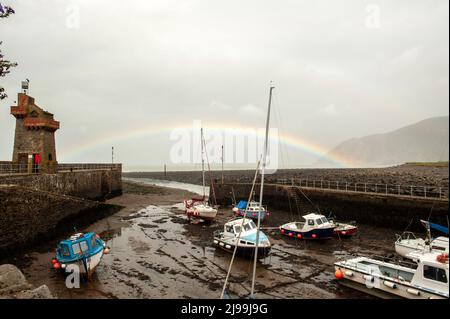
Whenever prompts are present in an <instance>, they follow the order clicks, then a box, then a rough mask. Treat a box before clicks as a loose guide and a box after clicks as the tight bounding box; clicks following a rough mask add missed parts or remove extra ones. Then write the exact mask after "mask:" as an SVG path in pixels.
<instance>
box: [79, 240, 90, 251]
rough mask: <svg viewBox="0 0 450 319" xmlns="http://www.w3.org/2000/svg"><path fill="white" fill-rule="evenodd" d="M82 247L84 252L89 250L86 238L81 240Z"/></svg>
mask: <svg viewBox="0 0 450 319" xmlns="http://www.w3.org/2000/svg"><path fill="white" fill-rule="evenodd" d="M80 247H81V251H82V252H83V253H84V252H86V251H88V250H89V247H88V243H87V241H85V240H83V241H80Z"/></svg>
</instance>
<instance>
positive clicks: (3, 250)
mask: <svg viewBox="0 0 450 319" xmlns="http://www.w3.org/2000/svg"><path fill="white" fill-rule="evenodd" d="M118 209H119V207H117V206H114V205H108V204H103V203H100V202H97V201H92V200H86V199H81V198H78V197H73V196H68V195H62V194H58V193H54V192H46V191H42V190H35V189H30V188H26V187H22V186H18V185H0V258H1V257H2V256H5V255H6V254H8V253H10V252H14V250H15V249H17V248H26V247H31V246H33V245H34V244H36V243H38V242H40V241H42V240H48V239H50V238H53V237H54V236H55V235H57V234H59V233H66V232H73V231H74V227H76V226H82V225H85V224H89V223H91V222H93V221H95V220H98V219H100V218H102V217H105V216H107V215H109V214H112V213H114V212H116V211H117V210H118Z"/></svg>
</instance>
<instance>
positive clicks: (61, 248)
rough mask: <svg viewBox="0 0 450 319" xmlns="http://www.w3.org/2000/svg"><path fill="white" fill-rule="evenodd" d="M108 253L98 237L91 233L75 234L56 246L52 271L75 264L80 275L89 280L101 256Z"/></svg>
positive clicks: (104, 244) (107, 249)
mask: <svg viewBox="0 0 450 319" xmlns="http://www.w3.org/2000/svg"><path fill="white" fill-rule="evenodd" d="M108 253H109V248H107V247H106V243H105V242H104V241H103V240H101V239H100V236H98V235H96V234H95V233H93V232H89V233H77V234H75V235H73V236H71V237H70V238H69V239H66V240H63V241H61V242H60V243H59V244H58V247H57V249H56V255H55V258H54V259H53V260H52V264H53V268H54V269H63V270H64V269H66V268H67V266H68V265H71V264H75V265H77V266H78V268H79V270H80V274H82V275H85V276H87V277H88V278H89V277H90V276H91V275H92V274H93V273H94V272H95V268H96V267H97V266H98V264H99V263H100V261H101V259H102V257H103V254H108Z"/></svg>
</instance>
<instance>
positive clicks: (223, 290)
mask: <svg viewBox="0 0 450 319" xmlns="http://www.w3.org/2000/svg"><path fill="white" fill-rule="evenodd" d="M260 163H261V158H260V159H259V161H258V165H257V166H256V171H255V176H254V177H253V183H252V189H251V191H250V195H249V197H248V201H247V205H246V207H245V211H244V218H242V224H241V228H240V230H239V234H238V237H237V238H236V244H235V245H234V251H233V256H232V257H231V261H230V266H229V267H228V272H227V276H226V277H225V282H224V284H223V288H222V293H221V294H220V299H223V296H224V295H225V290H226V288H227V284H228V279H229V278H230V274H231V269H232V267H233V262H234V258H235V256H236V252H237V247H238V243H239V240H240V238H241V233H242V229H243V228H244V227H243V225H244V222H245V219H246V218H247V210H248V208H249V205H250V200H251V199H252V196H253V189H254V188H255V184H256V178H257V177H258V170H259V165H260ZM259 213H261V212H259ZM257 231H259V229H258V230H257Z"/></svg>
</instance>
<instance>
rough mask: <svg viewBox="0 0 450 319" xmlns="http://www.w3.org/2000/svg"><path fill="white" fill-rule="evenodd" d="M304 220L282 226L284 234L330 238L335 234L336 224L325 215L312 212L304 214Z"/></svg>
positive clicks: (296, 236) (303, 237)
mask: <svg viewBox="0 0 450 319" xmlns="http://www.w3.org/2000/svg"><path fill="white" fill-rule="evenodd" d="M302 217H303V219H304V220H305V221H304V222H290V223H287V224H284V225H281V226H280V231H281V234H282V235H285V236H289V237H293V238H298V239H329V238H332V237H333V235H334V229H335V228H336V225H334V224H332V223H330V222H329V221H328V219H327V218H326V217H325V216H324V215H320V214H315V213H310V214H307V215H305V216H302Z"/></svg>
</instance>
